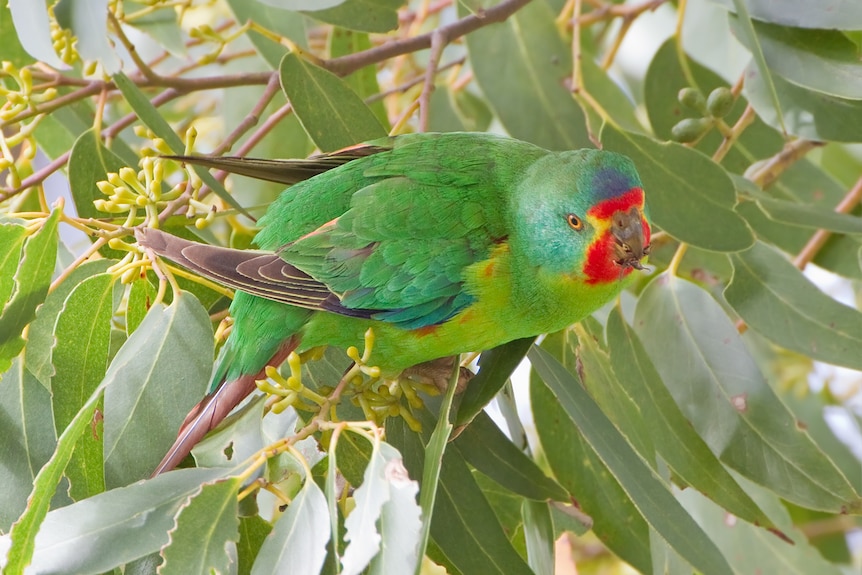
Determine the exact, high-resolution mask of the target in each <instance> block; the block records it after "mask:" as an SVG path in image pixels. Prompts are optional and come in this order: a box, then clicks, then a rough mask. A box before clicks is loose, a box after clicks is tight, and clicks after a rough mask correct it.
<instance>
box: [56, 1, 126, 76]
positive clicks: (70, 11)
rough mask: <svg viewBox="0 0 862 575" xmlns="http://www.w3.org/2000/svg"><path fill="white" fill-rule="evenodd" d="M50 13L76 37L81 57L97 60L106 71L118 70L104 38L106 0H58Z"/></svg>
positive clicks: (105, 36) (116, 62)
mask: <svg viewBox="0 0 862 575" xmlns="http://www.w3.org/2000/svg"><path fill="white" fill-rule="evenodd" d="M54 15H55V16H56V17H57V21H58V22H59V23H60V25H61V26H62V27H63V28H68V29H69V30H71V31H72V34H73V35H74V36H75V38H76V39H77V43H76V45H75V48H76V49H77V50H78V53H80V55H81V59H82V60H95V61H97V62H99V63H100V64H102V67H103V68H104V69H105V72H107V73H108V74H113V73H115V72H119V70H120V67H121V65H120V64H121V63H120V59H119V58H118V57H117V55H116V54H115V53H114V49H113V47H112V46H111V42H110V40H109V39H108V0H60V1H59V2H57V3H56V4H55V5H54Z"/></svg>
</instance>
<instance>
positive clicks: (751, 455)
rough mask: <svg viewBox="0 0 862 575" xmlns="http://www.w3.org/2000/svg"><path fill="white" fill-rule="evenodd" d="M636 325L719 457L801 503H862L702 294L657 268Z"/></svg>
mask: <svg viewBox="0 0 862 575" xmlns="http://www.w3.org/2000/svg"><path fill="white" fill-rule="evenodd" d="M634 327H635V331H636V332H637V333H638V335H639V336H640V338H641V341H642V342H643V344H644V347H645V348H646V350H647V352H648V353H649V355H650V358H651V359H652V361H653V364H654V365H655V367H656V369H657V370H658V372H659V373H660V374H661V377H662V380H663V381H664V383H665V385H667V386H668V388H669V389H670V392H671V394H673V396H674V399H675V400H676V403H677V405H679V406H680V408H681V409H682V410H683V413H685V415H686V417H687V418H688V420H689V421H690V422H691V423H692V425H694V428H695V429H696V430H697V432H698V433H699V434H700V436H701V437H702V438H703V439H704V441H706V443H707V444H708V445H709V446H710V449H712V451H713V453H715V454H716V455H717V456H718V457H719V458H720V459H721V461H722V462H724V463H725V464H726V465H728V466H729V467H731V468H732V469H735V470H736V471H738V472H740V473H742V474H744V475H745V476H746V477H748V478H749V479H751V480H752V481H755V482H757V483H759V484H762V485H768V486H769V488H770V489H772V490H773V491H775V492H776V493H777V494H779V495H780V496H781V497H784V498H785V499H787V500H789V501H793V502H794V503H797V504H799V505H802V506H805V507H810V508H812V509H821V510H824V511H832V512H839V511H842V510H845V511H846V510H847V509H851V510H852V509H857V508H859V504H860V502H859V496H858V495H857V494H856V493H855V491H854V490H853V487H852V486H851V485H850V484H849V483H848V481H847V479H846V478H845V477H844V476H843V475H842V474H841V472H840V471H839V470H838V469H837V468H836V467H835V465H834V464H833V463H832V462H831V461H830V460H829V458H827V457H826V456H825V455H824V454H823V452H821V451H820V450H819V449H818V448H817V446H816V445H815V444H814V443H813V442H812V441H811V438H810V437H809V436H808V434H807V433H805V431H804V430H803V429H800V428H799V426H797V424H796V419H795V418H794V417H793V415H792V414H791V413H790V412H789V411H788V410H787V408H786V407H785V406H784V405H783V404H782V403H781V401H780V400H779V399H778V397H776V395H775V392H774V391H773V390H772V388H771V387H769V385H768V384H767V383H766V381H765V380H764V379H763V375H762V374H761V373H760V370H759V369H758V367H757V365H756V364H755V363H754V360H753V359H752V357H751V355H750V354H749V352H748V350H747V349H746V347H745V345H744V343H743V342H742V340H741V339H740V337H739V334H738V333H737V331H736V327H735V326H734V324H733V322H732V321H731V320H730V318H729V317H727V314H726V313H725V311H724V310H723V309H722V308H721V306H719V305H718V303H717V302H716V301H715V300H714V299H712V297H711V296H710V295H709V294H708V293H707V292H705V291H704V290H702V289H701V288H699V287H697V286H696V285H694V284H692V283H690V282H688V281H685V280H683V279H680V278H678V277H674V276H670V275H667V274H662V275H660V276H658V277H657V278H655V279H654V280H653V281H652V282H650V284H649V285H648V286H647V287H646V289H645V290H644V291H643V293H642V294H641V297H640V299H639V301H638V305H637V309H636V312H635V323H634Z"/></svg>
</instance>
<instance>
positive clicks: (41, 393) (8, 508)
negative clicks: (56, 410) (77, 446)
mask: <svg viewBox="0 0 862 575" xmlns="http://www.w3.org/2000/svg"><path fill="white" fill-rule="evenodd" d="M53 419H54V414H53V413H52V412H51V394H50V393H49V391H48V390H47V389H45V387H44V386H43V385H42V384H41V383H39V381H38V380H37V379H36V378H35V377H34V376H33V374H31V373H30V372H29V371H28V370H27V369H25V368H24V366H23V362H22V361H21V359H20V358H16V359H15V360H13V362H12V368H11V369H10V370H9V371H7V372H6V373H5V374H3V393H0V461H2V462H3V465H0V485H3V489H2V490H0V532H2V533H6V532H8V531H9V527H11V526H12V523H13V522H14V521H15V520H16V519H17V518H18V516H19V515H21V513H22V512H23V511H24V509H25V508H26V506H27V496H28V495H29V494H30V491H31V490H32V489H33V481H34V480H35V479H36V474H37V472H38V471H39V469H40V468H41V467H42V466H43V465H44V464H45V463H46V462H47V461H48V459H49V458H50V457H51V454H52V453H53V452H54V447H55V446H56V444H57V435H56V434H55V433H54V421H53ZM0 556H2V553H0Z"/></svg>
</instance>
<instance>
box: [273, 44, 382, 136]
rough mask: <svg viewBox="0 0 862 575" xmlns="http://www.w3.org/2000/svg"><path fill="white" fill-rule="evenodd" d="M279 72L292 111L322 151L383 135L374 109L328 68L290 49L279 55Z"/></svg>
mask: <svg viewBox="0 0 862 575" xmlns="http://www.w3.org/2000/svg"><path fill="white" fill-rule="evenodd" d="M279 75H280V76H281V87H282V89H283V90H284V93H285V95H286V96H287V99H288V100H289V101H290V105H291V106H293V111H294V113H295V114H296V116H297V117H298V118H299V121H300V122H301V123H302V127H303V128H305V131H306V132H307V133H308V136H309V137H310V138H311V139H312V141H313V142H314V143H315V144H317V146H318V147H319V148H320V149H321V150H322V151H324V152H331V151H333V150H338V149H340V148H346V147H348V146H352V145H354V144H358V143H360V142H364V141H366V140H373V139H375V138H382V137H384V136H386V130H385V129H384V128H383V126H382V125H381V124H380V122H379V121H378V119H377V118H376V117H375V116H374V113H373V112H372V111H371V110H370V109H369V108H368V106H366V105H365V103H364V102H363V101H362V99H361V98H360V97H359V96H358V95H357V94H356V92H354V91H353V89H352V88H351V87H350V86H349V85H348V84H347V83H346V82H345V81H344V80H342V79H341V78H339V77H338V76H336V75H335V74H333V73H332V72H329V71H327V70H324V69H323V68H320V67H319V66H315V65H314V64H312V63H310V62H308V61H307V60H305V59H304V58H302V57H301V56H299V55H298V54H296V53H290V54H287V55H286V56H285V57H284V58H283V59H282V61H281V65H280V66H279Z"/></svg>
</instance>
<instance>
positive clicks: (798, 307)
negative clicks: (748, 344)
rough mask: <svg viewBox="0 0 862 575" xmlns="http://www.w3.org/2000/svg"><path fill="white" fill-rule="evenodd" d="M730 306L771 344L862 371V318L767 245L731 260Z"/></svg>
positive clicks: (761, 245)
mask: <svg viewBox="0 0 862 575" xmlns="http://www.w3.org/2000/svg"><path fill="white" fill-rule="evenodd" d="M731 262H732V263H733V278H732V280H731V282H730V284H729V285H728V286H727V288H726V289H725V291H724V296H725V297H726V298H727V302H728V303H729V304H730V305H731V307H733V309H734V310H735V311H736V312H737V313H738V314H739V315H740V317H742V319H744V320H745V321H746V323H747V324H748V325H749V326H751V327H752V328H754V329H755V330H757V331H758V332H759V333H761V334H763V335H764V336H766V337H767V338H768V339H770V340H771V341H773V342H775V343H777V344H778V345H780V346H782V347H785V348H787V349H790V350H793V351H796V352H799V353H802V354H804V355H806V356H808V357H811V358H814V359H817V360H820V361H824V362H827V363H833V364H837V365H844V366H847V367H850V368H852V369H857V370H858V369H862V357H860V354H859V350H860V349H862V313H860V312H859V311H858V310H856V309H854V308H852V307H849V306H846V305H844V304H841V303H838V302H837V301H835V300H834V299H832V298H831V297H829V296H828V295H826V294H824V293H823V292H822V291H820V290H819V289H817V287H816V286H815V285H814V284H813V283H811V281H810V280H808V279H807V278H806V277H805V276H804V275H802V272H800V271H799V270H798V269H797V268H796V267H795V266H794V265H793V264H791V263H790V262H788V261H787V260H786V259H785V258H784V256H783V255H782V254H780V253H778V252H776V251H775V250H773V249H770V248H768V247H766V246H765V245H763V244H756V245H755V246H754V247H753V248H751V249H750V250H747V251H745V252H741V253H739V254H734V255H733V256H731Z"/></svg>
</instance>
